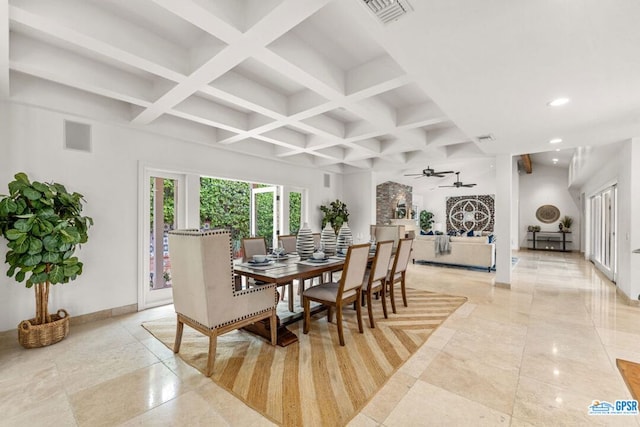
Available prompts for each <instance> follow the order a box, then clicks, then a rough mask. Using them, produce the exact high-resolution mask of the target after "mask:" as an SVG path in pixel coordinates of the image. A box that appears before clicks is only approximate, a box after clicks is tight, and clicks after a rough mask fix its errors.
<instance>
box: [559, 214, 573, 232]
mask: <svg viewBox="0 0 640 427" xmlns="http://www.w3.org/2000/svg"><path fill="white" fill-rule="evenodd" d="M572 225H573V218H572V217H570V216H569V215H565V216H564V217H562V219H561V220H560V226H561V230H562V231H564V232H570V231H571V226H572Z"/></svg>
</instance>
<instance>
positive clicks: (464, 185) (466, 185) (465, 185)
mask: <svg viewBox="0 0 640 427" xmlns="http://www.w3.org/2000/svg"><path fill="white" fill-rule="evenodd" d="M474 185H475V184H462V187H473V186H474Z"/></svg>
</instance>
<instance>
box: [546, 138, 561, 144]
mask: <svg viewBox="0 0 640 427" xmlns="http://www.w3.org/2000/svg"><path fill="white" fill-rule="evenodd" d="M561 142H562V138H553V139H550V140H549V144H560V143H561Z"/></svg>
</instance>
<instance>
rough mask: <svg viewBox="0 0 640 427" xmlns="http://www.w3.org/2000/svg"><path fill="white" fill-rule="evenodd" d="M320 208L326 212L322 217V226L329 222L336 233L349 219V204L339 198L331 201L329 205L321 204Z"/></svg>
mask: <svg viewBox="0 0 640 427" xmlns="http://www.w3.org/2000/svg"><path fill="white" fill-rule="evenodd" d="M320 210H321V211H322V213H323V214H324V216H323V217H322V228H324V226H325V225H327V223H329V224H331V227H333V230H334V231H335V232H336V234H337V233H338V230H340V227H342V224H344V223H345V222H347V221H349V210H348V209H347V205H346V204H345V203H344V202H341V201H340V200H338V199H336V200H335V201H334V202H331V203H329V206H325V205H322V206H320Z"/></svg>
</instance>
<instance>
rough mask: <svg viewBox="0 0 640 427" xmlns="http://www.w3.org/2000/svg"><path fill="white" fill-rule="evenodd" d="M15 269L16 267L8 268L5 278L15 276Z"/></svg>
mask: <svg viewBox="0 0 640 427" xmlns="http://www.w3.org/2000/svg"><path fill="white" fill-rule="evenodd" d="M16 268H18V267H17V266H15V265H12V266H11V267H9V269H8V270H7V277H13V275H14V274H16Z"/></svg>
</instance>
